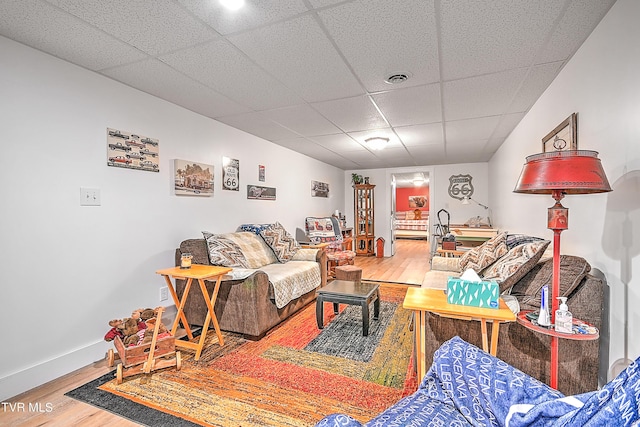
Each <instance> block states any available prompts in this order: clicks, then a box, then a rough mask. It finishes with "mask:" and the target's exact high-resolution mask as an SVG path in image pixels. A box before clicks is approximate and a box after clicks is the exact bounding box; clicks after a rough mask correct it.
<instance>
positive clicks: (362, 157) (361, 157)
mask: <svg viewBox="0 0 640 427" xmlns="http://www.w3.org/2000/svg"><path fill="white" fill-rule="evenodd" d="M349 159H351V160H353V161H354V162H356V163H358V164H360V163H362V162H379V161H380V159H379V158H377V157H376V156H375V154H373V153H371V152H369V151H357V152H353V153H349Z"/></svg>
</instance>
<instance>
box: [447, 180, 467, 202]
mask: <svg viewBox="0 0 640 427" xmlns="http://www.w3.org/2000/svg"><path fill="white" fill-rule="evenodd" d="M472 179H473V177H472V176H471V175H469V174H466V175H451V176H450V177H449V190H448V191H449V196H450V197H453V198H454V199H458V200H462V199H464V198H465V197H471V195H473V184H472V183H471V180H472Z"/></svg>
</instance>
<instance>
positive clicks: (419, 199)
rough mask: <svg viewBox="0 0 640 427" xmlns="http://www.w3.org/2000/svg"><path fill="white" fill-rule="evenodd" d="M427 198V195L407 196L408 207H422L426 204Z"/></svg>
mask: <svg viewBox="0 0 640 427" xmlns="http://www.w3.org/2000/svg"><path fill="white" fill-rule="evenodd" d="M428 200H429V199H428V198H427V196H409V207H410V208H413V209H415V208H424V207H425V206H427V201H428Z"/></svg>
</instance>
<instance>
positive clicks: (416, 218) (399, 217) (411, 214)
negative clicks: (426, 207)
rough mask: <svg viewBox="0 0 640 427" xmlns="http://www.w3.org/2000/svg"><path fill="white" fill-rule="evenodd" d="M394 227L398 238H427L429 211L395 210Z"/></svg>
mask: <svg viewBox="0 0 640 427" xmlns="http://www.w3.org/2000/svg"><path fill="white" fill-rule="evenodd" d="M394 229H395V234H396V238H398V239H427V240H428V239H429V212H428V211H421V210H420V209H415V210H412V211H397V212H396V213H395V220H394Z"/></svg>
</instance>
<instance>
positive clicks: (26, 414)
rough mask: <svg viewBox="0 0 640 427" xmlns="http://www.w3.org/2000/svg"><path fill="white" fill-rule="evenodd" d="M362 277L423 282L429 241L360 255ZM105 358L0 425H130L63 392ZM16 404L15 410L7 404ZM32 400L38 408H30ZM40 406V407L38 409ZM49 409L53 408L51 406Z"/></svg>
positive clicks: (25, 398) (97, 370)
mask: <svg viewBox="0 0 640 427" xmlns="http://www.w3.org/2000/svg"><path fill="white" fill-rule="evenodd" d="M356 265H358V266H360V267H362V269H363V270H362V271H363V278H365V279H373V280H379V281H388V282H397V283H413V284H418V285H419V284H421V283H422V279H423V277H424V275H425V273H426V272H427V271H428V269H429V243H428V242H427V241H425V240H409V239H402V240H398V241H397V245H396V254H395V256H393V257H387V258H376V257H357V258H356ZM110 370H111V368H108V367H107V365H106V363H105V361H98V362H95V363H93V364H91V365H89V366H85V367H83V368H80V369H78V370H77V371H75V372H72V373H70V374H68V375H65V376H63V377H60V378H58V379H56V380H53V381H51V382H49V383H47V384H44V385H42V386H40V387H37V388H35V389H33V390H30V391H28V392H26V393H23V394H21V395H18V396H16V397H14V398H11V399H9V400H8V401H7V404H3V407H0V426H20V427H22V426H34V427H35V426H65V427H66V426H87V427H89V426H90V427H94V426H103V425H109V426H110V427H120V426H123V427H128V426H136V425H138V424H136V423H133V422H131V421H128V420H125V419H124V418H121V417H119V416H117V415H114V414H111V413H110V412H107V411H103V410H100V409H98V408H96V407H94V406H92V405H89V404H86V403H82V402H79V401H77V400H75V399H72V398H70V397H66V396H64V394H65V393H66V392H68V391H70V390H73V389H74V388H76V387H79V386H81V385H82V384H85V383H87V382H89V381H91V380H93V379H95V378H98V377H100V376H101V375H104V374H106V373H107V372H109V371H110ZM8 402H10V403H12V404H14V405H24V407H23V408H22V409H21V407H20V406H14V408H15V409H14V410H13V411H12V410H11V407H10V406H9V405H8ZM29 404H31V405H32V406H31V407H32V409H36V410H35V411H33V410H32V411H29ZM38 409H39V410H38ZM49 409H50V410H49Z"/></svg>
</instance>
